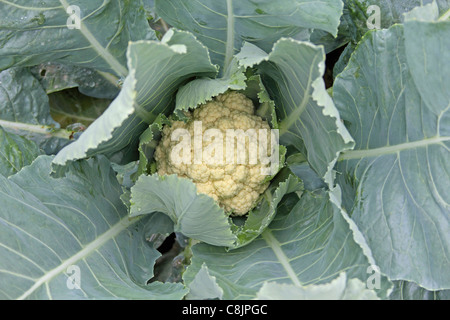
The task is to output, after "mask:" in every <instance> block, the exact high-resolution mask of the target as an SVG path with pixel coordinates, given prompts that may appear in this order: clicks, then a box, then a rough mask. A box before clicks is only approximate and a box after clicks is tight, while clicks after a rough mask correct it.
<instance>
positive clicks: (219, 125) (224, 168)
mask: <svg viewBox="0 0 450 320" xmlns="http://www.w3.org/2000/svg"><path fill="white" fill-rule="evenodd" d="M188 119H189V120H188V121H187V122H183V121H175V122H173V124H172V126H166V127H164V129H163V131H162V138H161V141H160V143H159V144H158V146H157V148H156V151H155V159H156V163H157V168H158V174H160V175H169V174H177V175H178V176H180V177H186V178H189V179H191V180H192V181H193V182H194V183H195V184H196V186H197V191H198V192H199V193H203V194H206V195H208V196H210V197H212V198H213V199H214V200H215V201H216V202H217V203H218V204H219V205H220V206H221V207H223V208H224V209H225V210H226V211H227V212H231V213H232V214H233V215H244V214H246V213H247V212H248V211H249V210H250V209H251V208H252V207H253V206H254V205H255V204H256V201H257V200H258V198H259V196H260V194H261V193H263V192H264V191H265V190H266V189H267V187H268V185H269V183H268V182H264V180H265V178H266V175H264V174H261V172H262V171H261V170H262V168H265V167H267V165H264V164H262V163H260V161H259V159H257V162H256V163H249V161H250V154H249V150H252V149H251V148H254V147H255V143H256V142H255V141H251V139H249V138H248V137H245V146H246V148H245V149H243V150H245V157H244V158H245V162H244V163H240V162H238V160H239V159H242V157H238V152H237V151H239V150H242V148H241V149H239V138H237V136H236V137H235V138H234V140H235V141H234V142H233V148H234V149H232V150H229V149H227V143H226V140H227V139H226V137H227V130H228V129H240V130H242V131H243V132H246V131H247V130H248V129H254V130H255V132H256V134H258V130H259V129H266V130H270V127H269V124H268V123H267V122H266V121H264V120H263V119H261V118H260V117H259V116H256V115H254V106H253V103H252V101H251V100H250V99H248V98H247V97H246V96H245V95H243V94H241V93H239V92H235V91H230V92H228V93H225V94H222V95H219V96H217V97H215V99H214V100H212V101H209V102H207V103H205V104H203V105H201V106H199V107H198V108H197V109H195V110H194V111H193V112H191V113H189V114H188ZM199 121H201V128H202V131H201V132H196V130H195V126H196V125H198V123H199ZM179 128H181V129H183V128H184V129H186V131H187V132H189V137H190V139H191V141H190V142H191V144H190V146H193V147H191V148H190V152H191V154H190V156H191V157H190V160H191V163H176V162H175V161H172V159H171V154H172V150H173V148H174V147H175V146H176V145H177V144H178V143H180V141H179V140H174V141H172V139H171V134H172V133H173V131H174V130H175V129H179ZM209 129H215V130H218V131H219V132H220V133H221V134H222V140H221V141H220V140H218V141H217V142H216V141H215V139H218V137H217V136H215V137H214V138H212V139H205V138H203V140H202V146H201V148H202V149H201V152H202V156H203V160H206V161H205V162H206V163H205V162H202V163H200V164H199V163H195V161H194V158H195V156H194V150H193V149H195V141H194V140H195V139H197V141H198V139H199V138H200V139H202V137H201V136H200V135H202V136H203V137H204V136H205V132H207V130H209ZM216 133H217V132H216ZM268 133H269V136H270V131H268ZM183 139H184V138H183ZM205 140H208V141H205ZM242 144H243V143H242V140H241V145H240V146H241V147H242ZM214 146H222V147H223V149H222V150H223V154H222V158H220V153H219V154H218V155H217V158H215V157H216V153H215V152H216V149H214V148H213V150H214V151H213V152H211V154H208V152H210V148H212V147H214ZM177 150H178V149H177ZM180 151H183V150H182V149H180ZM227 153H228V154H227ZM232 154H233V157H231V155H232ZM227 157H228V160H230V158H232V159H231V160H233V161H232V163H229V161H227ZM238 158H239V159H238ZM210 159H213V160H216V162H212V163H211V162H209V161H207V160H210ZM253 159H254V158H253ZM217 160H219V161H217Z"/></svg>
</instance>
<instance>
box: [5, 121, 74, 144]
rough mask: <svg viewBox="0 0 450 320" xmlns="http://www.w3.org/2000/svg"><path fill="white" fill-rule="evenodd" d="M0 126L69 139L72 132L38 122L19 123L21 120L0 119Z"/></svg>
mask: <svg viewBox="0 0 450 320" xmlns="http://www.w3.org/2000/svg"><path fill="white" fill-rule="evenodd" d="M0 127H3V128H7V129H14V130H23V131H27V132H32V133H38V134H42V135H49V136H53V137H56V138H62V139H67V140H70V136H71V134H72V132H71V131H67V130H64V129H54V128H52V127H50V126H45V125H40V124H29V123H21V122H13V121H6V120H0Z"/></svg>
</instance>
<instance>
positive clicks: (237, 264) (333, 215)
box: [183, 190, 390, 299]
mask: <svg viewBox="0 0 450 320" xmlns="http://www.w3.org/2000/svg"><path fill="white" fill-rule="evenodd" d="M338 197H339V195H338V194H337V193H336V194H334V193H333V194H330V193H328V192H325V191H323V190H317V191H315V192H313V193H311V192H305V193H304V194H303V195H302V196H301V198H300V200H298V198H297V196H296V195H294V194H291V196H288V197H287V198H285V201H284V202H283V204H282V205H281V207H280V208H279V209H278V213H277V216H276V217H275V218H274V220H273V221H272V223H271V224H270V225H269V227H268V228H266V229H265V230H264V232H263V233H262V234H261V236H259V237H258V238H256V239H255V240H254V241H253V242H252V243H250V244H248V245H247V246H245V247H241V248H238V249H235V250H232V251H227V250H225V249H224V248H220V247H215V246H211V245H207V244H204V243H201V244H196V245H194V246H193V247H192V258H191V265H190V266H189V267H188V268H187V270H186V272H185V273H184V276H183V278H184V280H185V282H186V284H187V285H189V286H190V287H191V290H192V286H194V284H193V281H194V279H195V277H196V274H197V273H198V272H199V271H200V270H201V269H202V266H204V267H207V269H208V274H209V275H210V277H214V278H215V279H214V280H215V282H216V284H217V285H218V286H219V287H220V288H221V289H222V290H223V299H252V298H255V297H256V296H257V294H258V292H259V291H260V289H262V287H263V286H267V285H268V283H271V282H276V283H277V284H285V285H290V286H291V288H294V289H295V287H302V286H307V285H313V284H323V283H329V282H330V281H331V280H333V279H335V278H336V277H337V276H338V275H339V274H340V273H341V272H345V273H346V274H347V277H348V279H354V278H357V279H359V280H360V281H362V282H363V283H365V284H368V283H371V284H373V285H374V287H373V288H374V289H375V291H376V292H377V294H378V296H380V297H385V296H386V294H388V293H389V292H388V288H389V287H390V283H389V281H387V279H386V278H385V277H384V276H382V275H381V274H377V275H376V277H378V278H377V281H375V282H374V283H373V282H371V281H372V280H371V276H374V273H373V270H376V266H373V265H372V263H373V259H372V258H371V256H370V250H368V248H367V246H366V244H365V242H364V241H363V240H362V239H361V235H360V234H359V231H358V230H357V228H356V227H355V225H354V224H353V222H352V221H351V220H350V219H349V218H348V216H347V215H346V214H345V212H343V211H342V210H341V208H340V206H339V199H338ZM204 267H203V268H204ZM210 280H211V279H210ZM295 290H296V289H295ZM215 292H217V290H215Z"/></svg>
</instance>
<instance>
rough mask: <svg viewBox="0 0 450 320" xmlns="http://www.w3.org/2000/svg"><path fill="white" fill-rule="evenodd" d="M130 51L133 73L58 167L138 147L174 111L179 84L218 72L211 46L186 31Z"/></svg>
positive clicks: (141, 43)
mask: <svg viewBox="0 0 450 320" xmlns="http://www.w3.org/2000/svg"><path fill="white" fill-rule="evenodd" d="M127 56H128V69H129V75H128V76H127V77H126V78H125V81H124V83H123V87H122V90H121V92H120V94H119V95H118V97H117V98H116V99H115V100H114V101H113V102H112V103H111V105H110V106H109V107H108V109H107V110H106V111H105V112H104V113H103V114H102V116H100V117H99V118H98V119H97V120H96V121H95V122H94V123H92V125H91V126H90V127H89V128H87V130H86V131H85V132H84V133H83V134H82V135H81V136H80V138H79V139H78V140H77V141H75V142H74V143H73V144H71V145H70V146H68V147H67V148H65V149H63V150H61V152H59V153H58V155H57V156H56V158H55V159H54V163H55V164H56V165H57V166H63V165H65V164H66V163H67V162H68V161H73V160H77V159H82V158H86V157H90V156H93V155H96V154H112V153H115V152H118V151H120V150H122V149H127V148H131V149H134V150H136V149H137V144H138V140H139V136H140V135H141V134H142V132H144V131H145V129H146V128H148V125H149V124H151V123H153V121H154V120H155V119H156V118H157V116H158V115H159V114H161V113H162V114H166V113H169V112H170V111H171V108H172V107H173V103H174V94H175V92H176V90H177V89H178V87H179V86H180V85H182V84H183V83H185V81H186V80H187V79H189V78H190V77H192V76H194V75H198V76H208V75H209V76H213V75H215V74H216V71H217V70H216V68H215V67H214V66H213V65H212V64H211V63H210V61H209V56H208V52H207V50H206V48H205V47H204V46H203V45H202V44H200V43H199V42H198V41H197V40H196V39H195V38H194V37H193V36H192V35H191V34H189V33H186V32H182V31H173V30H172V31H171V32H170V33H168V34H166V37H165V39H163V41H162V42H157V41H138V42H133V43H130V45H129V48H128V53H127Z"/></svg>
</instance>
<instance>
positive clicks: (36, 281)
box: [0, 156, 185, 299]
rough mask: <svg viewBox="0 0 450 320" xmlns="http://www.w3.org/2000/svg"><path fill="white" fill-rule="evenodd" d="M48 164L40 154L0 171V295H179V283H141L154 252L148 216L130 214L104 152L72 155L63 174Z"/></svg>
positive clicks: (150, 272) (181, 291) (148, 275)
mask: <svg viewBox="0 0 450 320" xmlns="http://www.w3.org/2000/svg"><path fill="white" fill-rule="evenodd" d="M50 166H51V158H50V157H48V156H40V157H38V158H37V159H36V161H34V162H33V164H32V165H31V166H29V167H26V168H24V169H23V170H21V171H20V172H19V173H17V174H16V175H13V176H11V177H10V178H9V179H6V178H4V177H3V176H0V181H1V183H0V201H1V203H2V209H1V210H0V221H2V223H1V224H0V229H1V232H0V255H1V257H2V259H1V260H0V270H1V271H0V282H1V283H2V290H0V296H1V297H2V298H4V299H93V298H96V299H120V298H121V299H156V298H159V299H164V298H165V299H179V298H181V297H182V296H183V295H184V294H185V292H184V289H183V287H182V286H181V285H177V284H169V283H167V284H163V283H157V282H155V283H152V284H150V285H147V284H146V283H147V281H148V279H150V278H151V276H152V275H153V269H152V268H153V264H154V262H155V260H156V259H157V258H158V256H159V255H160V254H159V253H158V252H157V251H156V250H155V249H154V248H152V247H151V246H150V245H148V244H146V243H145V238H144V236H145V234H146V230H148V227H147V224H146V222H147V221H146V219H133V220H130V219H129V218H128V216H127V210H126V207H125V206H124V205H123V204H122V203H121V201H120V199H119V196H120V193H121V190H120V186H119V184H118V183H117V180H116V178H115V175H114V173H113V171H112V170H111V167H110V164H109V162H108V161H107V160H106V159H105V158H104V157H101V158H98V159H90V160H89V161H81V162H78V163H77V164H75V165H73V166H71V167H70V170H69V171H68V173H67V174H66V177H64V178H58V179H54V178H51V177H50V176H49V172H50V170H51V168H50ZM154 218H156V217H154ZM77 285H78V287H77ZM4 288H7V290H4Z"/></svg>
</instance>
